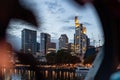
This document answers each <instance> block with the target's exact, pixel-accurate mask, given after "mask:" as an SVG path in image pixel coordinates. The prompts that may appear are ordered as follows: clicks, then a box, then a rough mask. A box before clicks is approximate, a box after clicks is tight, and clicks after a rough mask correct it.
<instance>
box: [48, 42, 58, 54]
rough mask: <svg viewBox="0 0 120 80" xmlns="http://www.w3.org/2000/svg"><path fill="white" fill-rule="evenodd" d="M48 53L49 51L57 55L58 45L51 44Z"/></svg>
mask: <svg viewBox="0 0 120 80" xmlns="http://www.w3.org/2000/svg"><path fill="white" fill-rule="evenodd" d="M48 51H49V53H51V52H53V53H55V52H56V43H54V42H51V43H50V47H49V49H48Z"/></svg>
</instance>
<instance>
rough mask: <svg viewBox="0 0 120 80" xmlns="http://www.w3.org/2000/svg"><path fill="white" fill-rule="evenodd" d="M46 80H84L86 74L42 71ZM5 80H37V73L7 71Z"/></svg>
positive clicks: (4, 71)
mask: <svg viewBox="0 0 120 80" xmlns="http://www.w3.org/2000/svg"><path fill="white" fill-rule="evenodd" d="M41 73H42V74H43V76H44V80H84V77H85V75H86V74H82V73H75V72H68V71H54V70H53V71H52V70H49V71H48V70H45V71H41ZM2 74H3V77H4V79H3V80H36V79H35V72H34V71H30V70H17V69H14V70H10V71H9V72H8V71H6V70H3V71H2Z"/></svg>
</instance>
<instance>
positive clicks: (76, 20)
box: [75, 16, 80, 27]
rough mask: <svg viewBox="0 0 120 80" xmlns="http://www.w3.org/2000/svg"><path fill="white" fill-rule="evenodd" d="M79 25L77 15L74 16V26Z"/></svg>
mask: <svg viewBox="0 0 120 80" xmlns="http://www.w3.org/2000/svg"><path fill="white" fill-rule="evenodd" d="M78 26H80V24H79V20H78V16H75V27H78Z"/></svg>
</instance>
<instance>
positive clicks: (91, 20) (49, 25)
mask: <svg viewBox="0 0 120 80" xmlns="http://www.w3.org/2000/svg"><path fill="white" fill-rule="evenodd" d="M39 3H41V5H38V4H39ZM34 4H36V5H34ZM28 5H34V6H35V7H34V8H35V9H34V11H35V13H36V15H37V19H38V22H39V24H40V26H39V28H38V29H35V28H33V27H32V26H31V25H29V24H27V23H25V22H23V21H19V20H15V21H14V20H13V21H11V22H10V25H9V28H8V32H7V34H8V36H10V38H9V39H8V41H9V42H11V43H12V44H13V43H14V41H16V40H17V43H19V45H18V46H19V48H20V46H21V41H20V38H21V37H20V36H21V34H20V32H21V30H23V29H24V28H27V29H32V30H36V31H37V32H39V33H41V32H45V33H49V34H51V37H52V41H55V42H58V41H57V40H58V38H59V36H60V35H61V34H67V36H68V38H69V41H70V42H73V38H74V37H73V36H74V35H73V33H74V32H75V30H74V29H75V27H74V26H75V24H74V16H78V17H79V21H80V23H83V24H84V25H85V26H86V28H87V35H88V37H89V38H90V39H91V41H93V40H96V41H97V42H98V41H99V39H100V40H101V44H103V42H104V40H103V37H104V36H103V33H102V30H101V23H100V21H99V18H98V16H97V13H96V11H95V9H94V7H93V6H92V5H91V4H86V5H85V6H84V7H81V6H80V7H79V9H78V8H77V7H76V5H77V4H73V5H71V4H70V3H69V1H68V0H65V1H60V0H52V1H49V0H44V1H40V0H34V1H33V2H32V1H28ZM68 13H69V14H68ZM37 37H40V36H39V35H38V34H37ZM16 38H18V39H16ZM37 41H40V40H39V38H38V39H37ZM13 46H14V44H13ZM15 48H16V47H15Z"/></svg>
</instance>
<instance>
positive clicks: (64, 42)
mask: <svg viewBox="0 0 120 80" xmlns="http://www.w3.org/2000/svg"><path fill="white" fill-rule="evenodd" d="M59 49H68V37H67V35H66V34H62V35H61V36H60V38H59Z"/></svg>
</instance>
